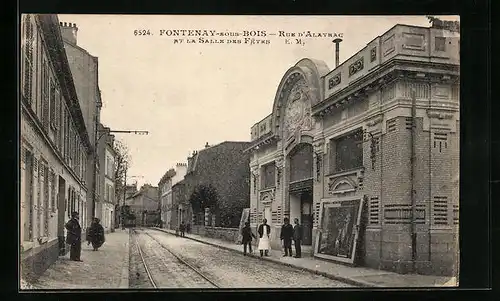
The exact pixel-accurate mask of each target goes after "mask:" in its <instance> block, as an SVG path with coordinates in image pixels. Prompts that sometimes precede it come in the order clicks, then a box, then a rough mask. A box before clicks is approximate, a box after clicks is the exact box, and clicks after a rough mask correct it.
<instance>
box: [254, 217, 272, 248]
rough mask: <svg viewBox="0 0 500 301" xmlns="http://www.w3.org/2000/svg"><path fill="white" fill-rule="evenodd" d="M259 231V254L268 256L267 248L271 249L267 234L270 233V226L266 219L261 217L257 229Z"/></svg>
mask: <svg viewBox="0 0 500 301" xmlns="http://www.w3.org/2000/svg"><path fill="white" fill-rule="evenodd" d="M257 232H258V233H259V245H258V247H257V248H258V249H259V252H260V256H261V257H262V256H264V255H265V256H269V249H271V246H270V243H269V235H270V233H271V226H269V225H268V224H267V220H266V219H263V220H262V224H260V225H259V228H258V230H257Z"/></svg>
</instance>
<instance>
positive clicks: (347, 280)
mask: <svg viewBox="0 0 500 301" xmlns="http://www.w3.org/2000/svg"><path fill="white" fill-rule="evenodd" d="M152 229H154V230H157V231H160V232H164V233H167V234H170V235H175V234H173V233H170V232H169V231H167V230H164V229H161V228H152ZM184 238H188V239H191V240H194V241H197V242H200V243H203V244H206V245H210V246H214V247H217V248H219V249H223V250H227V251H232V252H235V253H239V254H242V253H243V252H242V251H238V250H235V249H232V248H228V247H225V246H221V245H217V244H214V243H211V242H207V241H203V240H201V239H196V238H193V237H189V236H187V235H186V236H185V237H184ZM247 256H250V257H254V258H257V259H260V260H265V261H269V262H273V263H278V264H281V265H285V266H288V267H292V268H295V269H299V270H303V271H307V272H310V273H313V274H316V275H320V276H323V277H326V278H329V279H332V280H336V281H340V282H344V283H347V284H351V285H354V286H359V287H378V286H377V285H374V284H373V283H370V282H365V281H362V280H354V279H351V278H347V277H342V276H338V275H332V274H329V273H326V272H321V271H318V270H315V269H311V268H304V267H299V266H296V265H293V264H291V263H287V262H282V261H279V260H276V259H273V258H268V257H260V256H257V255H254V254H247Z"/></svg>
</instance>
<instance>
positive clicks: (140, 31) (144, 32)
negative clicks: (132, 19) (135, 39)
mask: <svg viewBox="0 0 500 301" xmlns="http://www.w3.org/2000/svg"><path fill="white" fill-rule="evenodd" d="M150 35H151V31H150V30H149V29H136V30H134V36H150Z"/></svg>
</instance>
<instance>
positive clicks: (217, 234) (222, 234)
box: [191, 225, 240, 243]
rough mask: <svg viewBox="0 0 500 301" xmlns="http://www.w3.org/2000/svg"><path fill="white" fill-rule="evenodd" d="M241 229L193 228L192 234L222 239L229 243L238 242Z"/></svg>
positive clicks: (196, 226) (197, 226)
mask: <svg viewBox="0 0 500 301" xmlns="http://www.w3.org/2000/svg"><path fill="white" fill-rule="evenodd" d="M239 232H240V229H238V228H222V227H205V226H199V225H195V226H191V233H192V234H197V235H201V236H205V237H210V238H214V239H222V240H225V241H229V242H234V243H237V242H238V236H239Z"/></svg>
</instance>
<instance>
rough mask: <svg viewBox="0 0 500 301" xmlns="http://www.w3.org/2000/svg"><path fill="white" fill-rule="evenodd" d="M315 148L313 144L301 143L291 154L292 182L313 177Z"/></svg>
mask: <svg viewBox="0 0 500 301" xmlns="http://www.w3.org/2000/svg"><path fill="white" fill-rule="evenodd" d="M312 161H313V149H312V145H311V144H300V145H298V146H297V147H296V148H295V149H294V150H293V151H292V153H291V154H290V182H296V181H302V180H307V179H310V178H312V177H313V162H312Z"/></svg>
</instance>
